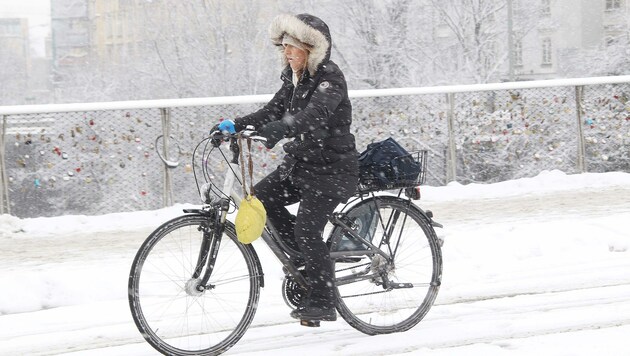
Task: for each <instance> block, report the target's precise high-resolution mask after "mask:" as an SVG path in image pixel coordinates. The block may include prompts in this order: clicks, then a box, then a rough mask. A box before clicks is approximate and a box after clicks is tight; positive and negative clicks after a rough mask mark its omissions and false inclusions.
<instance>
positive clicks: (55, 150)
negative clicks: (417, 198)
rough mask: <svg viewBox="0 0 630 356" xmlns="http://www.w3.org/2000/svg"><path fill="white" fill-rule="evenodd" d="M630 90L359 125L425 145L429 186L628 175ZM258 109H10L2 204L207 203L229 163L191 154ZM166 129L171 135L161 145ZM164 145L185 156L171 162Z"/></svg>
mask: <svg viewBox="0 0 630 356" xmlns="http://www.w3.org/2000/svg"><path fill="white" fill-rule="evenodd" d="M629 97H630V83H622V84H605V85H589V86H584V87H582V86H580V87H574V86H564V87H548V88H535V89H510V90H495V91H477V92H459V93H432V94H422V95H400V96H383V97H357V98H353V100H352V103H353V120H354V122H353V133H354V134H355V136H356V137H357V144H358V150H359V151H361V150H363V149H365V147H366V146H367V144H369V143H370V142H374V141H378V140H383V139H385V138H387V137H394V138H395V139H396V140H398V141H399V142H400V143H401V144H403V146H405V147H406V148H407V149H408V150H409V151H414V150H420V149H426V150H428V151H429V160H428V172H427V184H429V185H443V184H446V183H447V182H448V181H451V180H457V181H458V182H460V183H470V182H483V183H490V182H498V181H503V180H508V179H515V178H521V177H531V176H535V175H537V174H538V173H539V172H541V171H543V170H553V169H558V170H562V171H564V172H566V173H577V172H582V171H590V172H607V171H626V172H627V171H630V100H629ZM260 106H261V104H233V105H208V106H194V107H171V108H159V107H155V108H149V109H129V110H97V111H85V112H65V113H40V114H19V115H4V116H3V117H2V119H3V121H2V125H3V126H2V129H3V131H4V135H0V137H1V138H2V142H0V143H1V145H0V148H3V149H4V152H3V155H1V156H0V158H2V160H1V163H2V176H0V177H2V179H1V180H0V183H2V184H0V185H2V189H3V192H5V194H3V197H4V199H3V201H2V204H1V206H2V208H3V212H10V213H11V214H12V215H15V216H18V217H37V216H56V215H63V214H86V215H92V214H103V213H110V212H119V211H134V210H150V209H157V208H161V207H163V206H165V205H170V204H172V203H198V202H200V200H199V197H198V193H197V189H196V185H195V180H194V176H193V165H197V166H196V168H200V166H201V165H206V167H210V169H211V170H213V171H215V172H216V175H217V176H222V173H223V172H224V171H225V169H227V164H225V163H224V162H222V161H221V160H220V157H219V156H218V155H216V157H213V158H212V162H202V161H199V160H198V161H197V162H193V161H192V152H193V150H194V148H195V146H196V145H197V144H198V143H199V141H201V140H202V139H203V138H204V137H205V135H206V134H207V133H208V130H209V128H210V127H212V126H213V125H214V124H215V123H217V122H218V120H219V119H220V118H234V117H238V116H240V115H244V114H247V113H250V112H253V111H255V110H256V109H257V108H259V107H260ZM163 134H165V135H166V136H167V137H168V139H167V141H166V143H164V142H162V141H159V142H156V138H157V137H158V136H159V135H163ZM156 145H157V147H156ZM165 145H166V148H164V146H165ZM280 146H281V145H278V146H277V147H276V148H274V149H273V150H268V149H266V148H264V147H263V146H262V145H258V144H255V145H254V149H253V151H254V152H253V155H254V162H255V166H256V167H255V177H254V179H255V180H258V179H260V178H262V177H263V176H265V175H266V174H268V173H269V172H271V171H272V170H273V169H275V167H276V166H277V165H278V164H279V162H280V161H281V158H282V156H283V153H282V150H281V147H280ZM156 149H160V150H162V151H161V152H163V154H164V155H166V156H167V157H168V158H169V160H171V161H174V162H178V163H179V164H178V165H177V166H176V167H174V168H166V167H165V166H164V164H163V163H162V162H161V160H160V159H159V158H158V156H157V154H156ZM225 149H227V147H225ZM215 159H216V161H215Z"/></svg>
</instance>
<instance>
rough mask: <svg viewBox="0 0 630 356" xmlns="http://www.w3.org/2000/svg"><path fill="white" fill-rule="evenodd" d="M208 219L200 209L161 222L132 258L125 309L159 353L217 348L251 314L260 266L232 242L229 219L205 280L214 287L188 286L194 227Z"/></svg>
mask: <svg viewBox="0 0 630 356" xmlns="http://www.w3.org/2000/svg"><path fill="white" fill-rule="evenodd" d="M208 223H209V217H207V216H203V215H201V214H190V215H184V216H180V217H178V218H175V219H173V220H170V221H168V222H166V223H165V224H163V225H162V226H160V227H159V228H157V229H156V230H155V231H154V232H153V233H151V234H150V235H149V237H148V238H147V239H146V240H145V241H144V243H143V244H142V246H141V247H140V249H139V250H138V252H137V254H136V257H135V259H134V261H133V264H132V267H131V271H130V274H129V306H130V308H131V314H132V316H133V320H134V322H135V324H136V326H137V327H138V330H139V331H140V333H141V334H142V336H143V337H144V338H145V340H146V341H147V342H148V343H149V344H150V345H151V346H153V348H155V349H156V350H158V351H159V352H161V353H162V354H165V355H218V354H221V353H223V352H225V351H226V350H228V349H229V348H230V347H232V346H233V345H234V344H236V343H237V342H238V340H239V339H240V338H241V337H242V336H243V334H244V333H245V331H246V330H247V328H248V327H249V325H250V324H251V322H252V320H253V318H254V314H255V312H256V308H257V306H258V300H259V297H260V287H261V284H262V271H260V267H259V266H260V264H259V261H258V257H257V255H256V252H255V251H254V249H253V247H252V246H251V245H243V244H241V243H239V242H238V240H237V239H236V233H235V230H234V225H233V224H232V223H230V222H226V223H225V231H224V234H223V236H222V238H221V243H220V247H219V251H218V254H217V257H216V263H215V265H214V269H213V272H212V275H211V278H210V280H209V284H211V285H214V288H212V289H207V290H205V291H204V292H198V291H197V290H194V289H191V287H190V283H191V282H189V281H191V280H192V279H191V276H192V272H191V271H192V270H193V269H194V266H195V264H196V262H197V257H198V255H199V251H200V242H201V239H202V237H203V231H201V230H200V227H202V226H204V224H205V225H206V226H207V225H208ZM225 237H227V238H225ZM193 283H194V282H193Z"/></svg>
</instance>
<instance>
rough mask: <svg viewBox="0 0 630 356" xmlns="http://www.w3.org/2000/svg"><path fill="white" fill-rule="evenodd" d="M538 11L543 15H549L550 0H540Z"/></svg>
mask: <svg viewBox="0 0 630 356" xmlns="http://www.w3.org/2000/svg"><path fill="white" fill-rule="evenodd" d="M540 13H541V14H542V15H543V16H549V15H551V0H541V2H540Z"/></svg>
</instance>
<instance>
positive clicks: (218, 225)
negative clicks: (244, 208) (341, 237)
mask: <svg viewBox="0 0 630 356" xmlns="http://www.w3.org/2000/svg"><path fill="white" fill-rule="evenodd" d="M232 139H234V138H232ZM230 148H231V151H232V154H233V159H232V161H230V162H228V163H229V169H227V170H226V175H225V179H224V183H223V189H222V192H223V193H224V194H229V198H228V197H222V198H220V199H219V200H218V202H216V203H214V204H212V206H211V207H210V211H209V212H213V213H214V214H213V215H212V216H213V217H214V219H213V220H214V222H213V225H214V226H212V227H211V228H210V227H207V228H203V229H204V241H203V242H202V248H201V251H200V254H199V259H198V263H197V268H196V269H195V272H194V274H193V278H198V277H199V275H200V274H201V271H202V270H203V266H204V265H205V266H206V269H205V273H204V275H203V277H202V278H201V280H200V283H199V285H198V289H199V290H200V291H202V290H203V289H206V288H212V287H213V286H208V285H206V283H207V281H208V280H209V279H210V276H211V274H212V270H213V267H214V262H215V260H216V256H217V253H218V250H219V247H220V239H217V238H214V237H216V236H222V234H223V229H224V227H225V223H226V220H227V215H228V210H229V204H230V200H232V201H233V202H234V204H235V205H236V206H237V207H239V206H240V203H241V197H240V195H239V194H238V193H237V190H236V189H235V188H236V186H238V185H241V184H242V182H241V181H240V180H239V178H238V176H237V175H236V173H235V172H239V171H240V166H239V163H238V157H239V149H238V146H237V145H231V147H230ZM237 182H238V183H237ZM239 191H240V190H239ZM228 192H229V193H228ZM410 204H411V202H410ZM377 210H378V204H377ZM422 213H423V214H424V212H422ZM398 215H399V213H397V214H396V215H394V216H390V217H389V221H387V222H383V221H382V218H381V217H380V214H379V221H380V223H381V224H383V226H384V227H387V228H388V231H386V233H385V236H384V238H383V239H382V240H381V241H380V242H379V244H380V245H381V246H383V245H386V246H389V244H388V242H389V239H390V238H391V235H392V233H393V231H392V227H393V226H395V225H396V222H397V220H398V218H399V216H398ZM343 217H344V214H343V213H333V214H332V216H331V218H330V221H331V223H332V224H333V225H334V226H337V227H340V228H341V229H342V230H343V233H347V234H349V235H351V236H352V237H353V238H354V239H356V241H360V242H361V243H362V244H363V246H366V248H365V249H361V250H352V251H334V252H331V253H330V258H331V260H338V259H342V258H345V257H357V256H371V257H372V256H375V255H380V256H382V257H383V258H384V259H385V260H386V261H387V262H388V263H389V262H391V261H393V259H394V257H395V252H396V249H397V246H396V247H394V249H393V250H391V249H390V251H387V252H386V251H383V250H382V249H381V248H380V247H379V246H376V245H374V244H373V243H372V242H371V241H369V240H367V239H365V238H363V237H362V236H360V235H359V234H358V233H357V232H356V231H355V230H354V229H353V228H352V227H351V222H349V221H345V220H344V218H343ZM429 221H431V220H429ZM261 237H262V239H263V241H264V242H265V243H266V244H267V246H268V247H269V248H270V250H271V251H272V252H273V254H274V255H275V256H276V258H278V260H279V261H280V263H281V264H282V265H283V266H284V267H285V268H286V271H287V273H288V274H290V275H291V277H292V278H293V280H294V281H295V282H296V283H298V284H299V285H300V286H301V287H303V288H305V289H307V288H308V286H309V283H308V281H307V280H306V278H305V277H304V276H303V275H302V273H300V271H299V270H298V267H297V266H296V265H295V264H294V263H293V261H292V260H291V258H290V257H297V256H299V255H296V253H295V252H294V251H293V250H292V249H291V248H290V247H288V246H287V245H286V243H285V242H284V241H282V239H281V238H280V237H279V235H278V233H277V231H276V230H275V228H274V227H273V225H272V224H271V222H270V221H269V220H267V222H266V225H265V229H264V230H263V233H262V236H261ZM208 257H209V258H208ZM371 277H372V273H369V269H368V270H366V271H365V272H358V273H356V274H353V275H351V276H346V277H343V278H338V279H337V280H336V283H337V285H344V284H349V283H352V282H355V281H360V280H364V279H369V278H371ZM391 287H392V288H409V286H408V285H407V284H404V285H402V284H401V285H391Z"/></svg>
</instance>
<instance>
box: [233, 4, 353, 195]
mask: <svg viewBox="0 0 630 356" xmlns="http://www.w3.org/2000/svg"><path fill="white" fill-rule="evenodd" d="M283 16H284V15H283ZM286 16H287V18H286V19H285V20H287V21H286V22H285V23H281V24H277V23H274V24H272V27H271V29H270V33H271V36H272V41H274V43H276V44H279V43H281V41H282V36H283V35H284V34H285V33H288V34H290V35H292V36H294V37H296V38H297V39H298V40H300V41H302V42H304V43H307V44H309V45H311V46H312V47H313V51H311V52H310V54H309V63H308V70H306V71H304V75H303V76H302V78H301V79H300V80H299V82H298V84H297V86H294V85H293V82H292V81H291V78H292V75H293V73H292V70H291V67H290V66H288V65H287V66H286V67H285V69H284V70H283V71H282V75H281V79H282V81H283V84H282V87H281V88H280V90H278V92H277V93H276V94H275V95H274V97H273V99H272V100H271V101H270V102H269V103H267V104H266V105H265V106H264V107H263V108H262V109H260V110H258V111H257V112H255V113H252V114H250V115H247V116H244V117H241V118H238V119H236V120H235V125H236V128H237V130H238V129H243V128H244V127H245V126H247V125H253V126H254V127H256V128H261V127H262V126H263V125H265V124H267V123H269V122H272V121H275V120H283V121H284V122H285V123H287V124H288V127H289V133H288V134H287V137H289V138H293V140H291V141H289V142H287V143H285V144H284V146H283V148H284V151H285V152H286V153H287V155H286V156H285V158H284V161H283V163H282V164H281V165H280V167H278V170H279V171H280V173H281V175H283V176H285V177H289V176H290V177H291V179H293V180H294V182H295V183H298V184H299V185H300V186H301V187H303V188H306V189H316V190H318V191H321V192H322V193H323V194H324V195H327V196H333V197H340V198H342V199H347V198H349V197H350V196H351V195H352V194H353V193H354V192H355V191H356V186H357V180H358V162H357V158H358V153H357V151H356V147H355V139H354V136H353V135H352V134H351V133H350V125H351V123H352V105H351V103H350V99H349V98H348V88H347V85H346V80H345V77H344V75H343V73H342V72H341V70H340V69H339V67H338V66H337V65H336V64H335V63H334V62H332V61H331V60H330V59H329V58H330V47H331V46H330V33H329V31H328V27H327V26H326V24H325V23H324V22H323V21H321V20H320V19H318V18H317V17H314V16H311V15H297V16H292V15H286ZM280 18H281V19H282V16H280ZM296 20H297V21H296ZM274 26H276V27H275V28H274ZM296 28H297V30H296ZM304 31H306V35H304ZM308 31H311V33H310V35H317V33H313V32H312V31H317V32H319V33H320V36H319V41H318V37H317V36H314V37H315V40H313V39H312V38H310V37H308V35H309V32H308ZM300 34H302V37H299V35H300ZM321 34H323V35H324V36H321ZM322 38H324V39H325V41H321V39H322ZM309 41H310V42H309ZM313 42H315V43H313ZM322 47H325V51H324V50H323V49H322ZM318 51H319V52H318ZM318 53H319V56H321V53H323V57H322V58H321V60H319V61H312V57H317V56H318Z"/></svg>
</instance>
